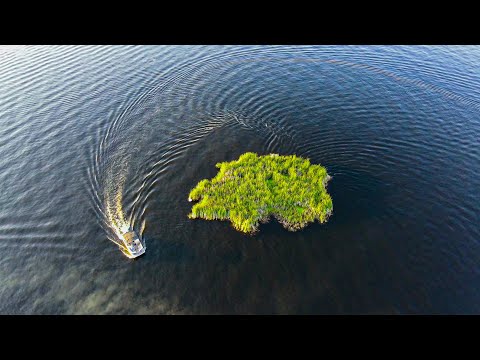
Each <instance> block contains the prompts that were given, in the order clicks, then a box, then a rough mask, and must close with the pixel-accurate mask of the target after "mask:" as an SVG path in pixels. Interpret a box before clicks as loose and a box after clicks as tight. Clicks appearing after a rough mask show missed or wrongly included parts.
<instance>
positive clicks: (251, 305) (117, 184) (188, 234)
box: [0, 46, 480, 314]
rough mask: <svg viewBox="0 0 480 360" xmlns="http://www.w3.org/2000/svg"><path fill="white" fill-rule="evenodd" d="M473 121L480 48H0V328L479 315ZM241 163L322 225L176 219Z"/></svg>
mask: <svg viewBox="0 0 480 360" xmlns="http://www.w3.org/2000/svg"><path fill="white" fill-rule="evenodd" d="M479 115H480V47H478V46H477V47H475V46H473V47H465V46H406V47H403V46H338V47H336V46H291V47H286V46H260V47H250V46H228V47H225V46H178V47H175V46H19V47H11V46H5V47H0V154H1V156H0V184H1V191H0V313H2V314H358V313H360V314H391V313H394V314H445V313H446V314H450V313H460V314H471V313H477V314H478V313H480V221H479V220H480V215H479V214H480V191H479V190H480V178H479V175H478V171H479V170H480V146H479V145H480V116H479ZM247 151H254V152H257V153H259V154H268V153H278V154H282V155H287V154H297V155H298V156H303V157H308V158H309V159H310V160H311V162H312V163H319V164H321V165H323V166H325V167H326V168H327V171H328V172H329V174H330V175H332V176H333V179H332V181H331V182H330V183H329V185H328V191H329V193H330V194H331V196H332V199H333V205H334V211H333V215H332V216H331V217H330V219H329V221H328V222H327V223H326V224H318V223H315V224H310V225H309V226H308V227H306V228H305V229H304V230H302V231H299V232H288V231H286V230H284V229H283V228H282V227H281V225H279V224H278V223H277V222H275V221H271V222H270V223H268V224H265V225H261V227H260V231H259V233H257V234H256V235H254V236H248V235H243V234H241V233H239V232H237V231H235V230H234V229H233V228H232V227H231V225H230V223H229V222H220V221H204V220H190V219H188V218H187V214H188V213H189V212H190V209H191V206H192V204H191V203H189V202H188V201H187V197H188V192H189V191H190V189H191V188H193V187H194V186H195V185H196V184H197V182H198V181H200V180H201V179H204V178H210V177H213V176H214V175H215V174H216V172H217V169H216V168H215V164H216V163H217V162H220V161H231V160H234V159H236V158H238V156H239V155H240V154H242V153H244V152H247ZM129 225H131V226H133V228H134V229H136V230H137V231H138V232H141V233H142V235H143V238H144V241H145V244H146V246H147V250H146V253H145V255H143V256H142V257H140V258H138V259H136V260H130V259H127V258H126V257H125V256H124V255H123V254H122V253H121V251H120V250H119V248H118V246H117V245H116V244H115V242H117V241H118V238H117V235H116V234H117V233H118V232H120V231H122V229H125V228H128V226H129Z"/></svg>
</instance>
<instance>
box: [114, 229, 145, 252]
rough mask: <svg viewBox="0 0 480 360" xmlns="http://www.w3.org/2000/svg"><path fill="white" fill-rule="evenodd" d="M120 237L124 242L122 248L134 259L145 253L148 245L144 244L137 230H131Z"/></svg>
mask: <svg viewBox="0 0 480 360" xmlns="http://www.w3.org/2000/svg"><path fill="white" fill-rule="evenodd" d="M120 239H121V240H122V242H123V246H120V250H122V252H123V253H124V254H125V255H126V256H127V257H128V258H130V259H134V258H136V257H138V256H140V255H142V254H144V253H145V249H146V247H145V246H143V245H142V242H141V241H140V239H139V238H138V235H137V233H136V232H135V231H133V230H130V231H128V232H126V233H124V234H123V235H122V236H121V237H120Z"/></svg>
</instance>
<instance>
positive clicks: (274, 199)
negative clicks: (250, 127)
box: [188, 152, 333, 233]
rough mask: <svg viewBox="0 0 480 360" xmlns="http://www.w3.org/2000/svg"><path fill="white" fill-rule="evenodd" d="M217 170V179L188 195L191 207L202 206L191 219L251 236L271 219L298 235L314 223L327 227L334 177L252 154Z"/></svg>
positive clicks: (299, 161) (292, 159) (293, 161)
mask: <svg viewBox="0 0 480 360" xmlns="http://www.w3.org/2000/svg"><path fill="white" fill-rule="evenodd" d="M216 167H217V168H219V169H220V170H219V172H218V174H217V175H216V176H215V177H214V178H213V179H211V180H207V179H205V180H202V181H200V182H199V183H198V184H197V186H196V187H195V188H194V189H192V191H191V192H190V195H189V199H188V200H189V201H192V200H193V201H196V200H200V201H199V202H198V203H197V204H195V205H194V206H193V208H192V212H191V213H190V214H189V215H188V217H189V218H191V219H196V218H203V219H206V220H230V221H231V222H232V224H233V227H234V228H235V229H237V230H239V231H242V232H245V233H251V232H255V231H256V230H258V226H259V224H260V223H261V222H263V223H264V222H267V221H268V220H269V218H270V216H274V217H275V218H276V219H277V220H278V221H280V223H281V224H282V225H283V226H284V227H285V228H286V229H288V230H290V231H295V230H298V229H301V228H303V227H305V226H306V225H307V224H308V223H309V222H313V221H315V219H317V220H318V221H319V222H321V223H323V222H325V221H327V219H328V217H329V215H330V214H331V213H332V210H333V204H332V199H331V197H330V195H329V194H328V193H327V191H326V189H325V187H326V184H327V182H328V180H330V176H329V175H328V174H327V171H326V169H325V168H324V167H322V166H320V165H311V164H310V161H309V160H308V159H303V158H301V157H297V156H295V155H290V156H279V155H277V154H270V155H265V156H258V155H257V154H255V153H252V152H248V153H245V154H243V155H242V156H240V158H239V159H238V160H236V161H231V162H222V163H218V164H216Z"/></svg>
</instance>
